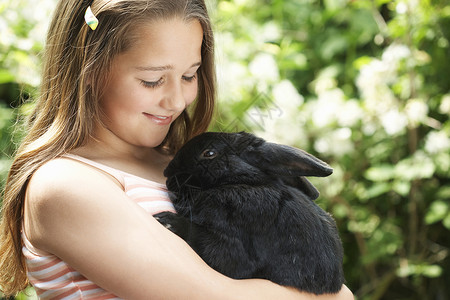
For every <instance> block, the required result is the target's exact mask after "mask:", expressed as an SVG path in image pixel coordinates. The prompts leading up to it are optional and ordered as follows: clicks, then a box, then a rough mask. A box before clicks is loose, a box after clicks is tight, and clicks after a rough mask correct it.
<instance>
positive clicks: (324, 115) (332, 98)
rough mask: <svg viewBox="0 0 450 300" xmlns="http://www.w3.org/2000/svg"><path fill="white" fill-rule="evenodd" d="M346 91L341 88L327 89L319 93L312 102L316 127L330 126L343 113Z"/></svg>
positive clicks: (312, 112) (312, 113)
mask: <svg viewBox="0 0 450 300" xmlns="http://www.w3.org/2000/svg"><path fill="white" fill-rule="evenodd" d="M344 97H345V96H344V92H342V90H340V89H337V88H336V89H332V90H327V91H324V92H322V93H320V94H319V98H318V99H317V101H315V102H311V104H310V105H311V107H310V108H309V109H310V110H311V120H312V122H313V124H314V125H315V126H316V127H319V128H322V127H326V126H330V125H331V124H333V123H334V122H336V119H337V116H338V114H339V113H341V111H342V109H343V107H344V103H345V99H344Z"/></svg>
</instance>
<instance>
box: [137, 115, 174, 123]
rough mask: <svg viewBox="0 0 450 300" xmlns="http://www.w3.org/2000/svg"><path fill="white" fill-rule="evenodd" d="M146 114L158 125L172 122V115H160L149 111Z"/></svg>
mask: <svg viewBox="0 0 450 300" xmlns="http://www.w3.org/2000/svg"><path fill="white" fill-rule="evenodd" d="M144 115H145V116H146V117H147V118H149V119H150V120H151V121H153V122H154V123H156V124H158V125H168V124H170V123H171V122H172V116H159V115H152V114H148V113H144Z"/></svg>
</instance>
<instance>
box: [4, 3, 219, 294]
mask: <svg viewBox="0 0 450 300" xmlns="http://www.w3.org/2000/svg"><path fill="white" fill-rule="evenodd" d="M89 5H90V6H91V9H92V12H93V13H94V14H95V15H96V17H97V18H98V20H99V26H98V27H97V29H96V30H95V31H92V30H91V29H90V28H89V27H88V26H87V24H86V23H85V22H84V13H85V11H86V9H87V7H88V6H89ZM171 17H181V18H183V19H184V20H186V21H189V20H193V19H196V20H198V21H199V22H200V24H201V25H202V28H203V43H202V49H201V54H202V65H201V67H200V68H199V70H198V85H199V89H198V91H199V92H198V97H197V101H196V102H195V105H194V106H193V107H191V108H190V109H189V111H185V112H183V113H182V115H181V116H180V117H179V118H178V119H177V120H176V121H175V122H174V123H173V124H172V126H171V128H170V130H169V133H168V135H167V137H166V139H165V140H164V141H163V143H162V144H161V145H160V148H161V149H164V150H165V151H167V152H169V153H173V152H175V151H176V150H177V149H178V148H180V147H181V145H182V144H183V143H184V142H185V141H186V140H188V139H189V138H191V137H192V136H194V135H197V134H199V133H201V132H203V131H206V130H207V128H208V125H209V123H210V121H211V118H212V115H213V108H214V101H215V100H214V99H215V84H216V83H215V75H214V74H215V70H214V52H213V48H214V42H213V41H214V40H213V34H212V30H211V24H210V20H209V17H208V13H207V9H206V6H205V3H204V1H203V0H171V1H168V0H94V1H81V0H60V1H59V3H58V5H57V7H56V10H55V13H54V16H53V19H52V22H51V24H50V27H49V31H48V35H47V41H46V48H45V53H44V62H43V73H42V84H41V90H40V97H39V98H38V99H37V102H36V106H35V110H34V112H33V113H32V115H31V116H30V121H29V128H28V134H27V135H26V137H25V138H24V140H23V142H22V144H21V146H20V147H19V149H18V151H17V154H16V156H15V159H14V161H13V163H12V166H11V169H10V171H9V174H8V179H7V182H6V187H5V191H4V199H3V208H2V211H1V212H2V219H1V221H0V242H1V244H0V290H2V291H3V292H4V293H5V294H6V295H12V294H15V293H17V292H19V291H21V290H23V289H24V288H25V287H26V286H27V285H28V280H27V276H26V266H25V259H24V257H23V255H22V253H21V248H22V240H21V229H22V220H23V204H24V198H25V191H26V187H27V183H28V180H29V179H30V177H31V175H32V174H33V172H34V171H35V170H36V169H37V168H39V167H40V166H41V165H42V164H44V163H45V162H47V161H49V160H51V159H53V158H55V157H57V156H59V155H61V154H63V153H66V152H69V151H71V150H73V149H74V148H77V147H79V146H81V145H83V144H84V143H86V141H87V140H88V138H89V137H90V134H91V133H92V129H93V127H94V125H95V124H98V123H97V122H100V118H99V107H98V101H97V100H98V99H99V98H100V96H101V94H102V84H101V83H102V82H105V80H107V76H108V73H109V72H108V70H109V69H110V67H111V62H112V60H113V58H114V57H115V56H116V55H117V54H119V53H122V52H123V51H126V50H127V49H128V48H129V47H130V45H131V44H132V42H133V39H134V38H136V37H135V36H133V35H132V34H131V35H130V32H133V31H132V30H131V29H133V28H135V27H136V26H138V25H139V24H142V23H144V22H148V21H153V20H158V19H163V18H171ZM88 83H89V84H88Z"/></svg>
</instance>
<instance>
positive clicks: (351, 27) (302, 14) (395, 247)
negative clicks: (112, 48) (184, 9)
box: [213, 0, 450, 299]
mask: <svg viewBox="0 0 450 300" xmlns="http://www.w3.org/2000/svg"><path fill="white" fill-rule="evenodd" d="M449 12H450V5H449V4H448V3H446V2H444V1H400V0H398V1H387V0H382V1H364V0H358V1H346V0H339V1H331V0H330V1H316V0H309V1H295V0H284V1H263V0H253V1H250V0H240V1H237V0H236V1H218V3H217V10H216V11H215V16H216V22H215V24H216V27H217V28H216V35H217V40H218V47H219V50H220V51H223V52H221V53H219V56H218V57H219V66H218V70H219V75H221V76H220V77H219V80H220V85H221V91H220V93H219V97H220V109H219V113H218V122H217V123H216V124H215V126H214V127H213V129H215V130H236V129H246V130H250V131H254V132H255V133H256V134H258V135H260V136H262V137H265V138H267V139H269V140H272V141H278V142H280V143H287V144H291V145H296V146H298V147H301V148H303V149H305V150H308V151H309V152H312V153H314V154H316V155H317V156H319V157H321V158H323V159H325V160H326V161H328V162H330V163H331V165H332V166H333V167H334V169H335V172H334V174H333V175H332V176H331V177H329V178H327V179H315V180H313V182H314V183H315V184H316V185H317V186H318V187H319V189H320V190H321V195H322V196H321V198H319V200H318V201H319V203H320V204H321V205H322V206H323V207H325V208H326V209H327V210H329V211H330V212H332V213H333V215H334V216H335V218H336V220H337V222H338V225H339V228H340V230H341V235H342V239H343V242H344V247H345V252H346V258H345V262H344V266H345V271H346V276H347V281H348V285H349V286H350V288H351V289H352V290H353V291H354V292H355V294H356V296H357V298H358V299H440V298H442V297H443V298H446V297H448V296H449V295H450V291H449V289H448V287H447V285H446V284H445V283H446V282H448V281H449V280H450V274H449V271H448V270H449V269H450V268H449V267H450V266H449V265H450V262H449V257H448V253H449V245H450V241H449V238H448V236H450V235H449V229H450V227H449V224H450V205H449V199H450V194H449V172H450V171H449V170H450V154H449V153H450V151H449V150H450V138H449V135H450V122H449V118H448V116H449V115H450V100H449V99H450V95H449V90H450V86H449V85H450V79H449V78H448V70H447V68H448V63H447V58H446V57H448V55H449V54H450V50H449V38H450V29H449V28H450V26H449V25H450V14H449ZM220 72H222V74H221V73H220ZM268 99H269V100H271V101H268ZM230 124H231V126H230Z"/></svg>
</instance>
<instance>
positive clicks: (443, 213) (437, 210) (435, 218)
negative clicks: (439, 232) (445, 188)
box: [425, 200, 449, 225]
mask: <svg viewBox="0 0 450 300" xmlns="http://www.w3.org/2000/svg"><path fill="white" fill-rule="evenodd" d="M448 211H449V204H448V203H446V202H444V201H441V200H437V201H434V202H433V203H432V204H431V205H430V208H429V210H428V212H427V214H426V215H425V223H427V224H428V225H430V224H433V223H436V222H439V221H441V220H443V219H444V218H447V217H448V215H449V213H448Z"/></svg>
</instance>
